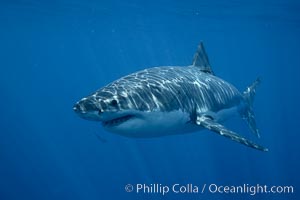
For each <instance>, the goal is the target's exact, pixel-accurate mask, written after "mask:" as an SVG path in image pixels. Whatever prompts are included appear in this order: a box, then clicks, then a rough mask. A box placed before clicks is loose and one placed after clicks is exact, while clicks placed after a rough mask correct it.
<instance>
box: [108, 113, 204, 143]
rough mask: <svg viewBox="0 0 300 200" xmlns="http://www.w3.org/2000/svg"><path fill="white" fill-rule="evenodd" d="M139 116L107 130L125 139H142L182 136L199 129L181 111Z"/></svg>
mask: <svg viewBox="0 0 300 200" xmlns="http://www.w3.org/2000/svg"><path fill="white" fill-rule="evenodd" d="M140 116H141V117H136V118H133V119H130V120H128V121H127V122H125V123H123V124H120V125H119V126H117V127H112V128H107V130H108V131H110V132H114V133H117V134H120V135H124V136H127V137H141V138H143V137H160V136H165V135H174V134H183V133H188V132H193V131H196V130H200V129H201V127H199V126H197V125H195V124H194V123H192V122H191V121H190V114H189V113H186V112H183V111H181V110H177V111H171V112H158V111H154V112H145V113H143V114H142V113H141V114H140Z"/></svg>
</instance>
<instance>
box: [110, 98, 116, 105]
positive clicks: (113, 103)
mask: <svg viewBox="0 0 300 200" xmlns="http://www.w3.org/2000/svg"><path fill="white" fill-rule="evenodd" d="M110 105H111V106H114V107H115V106H117V105H118V102H117V100H115V99H113V100H112V101H111V102H110Z"/></svg>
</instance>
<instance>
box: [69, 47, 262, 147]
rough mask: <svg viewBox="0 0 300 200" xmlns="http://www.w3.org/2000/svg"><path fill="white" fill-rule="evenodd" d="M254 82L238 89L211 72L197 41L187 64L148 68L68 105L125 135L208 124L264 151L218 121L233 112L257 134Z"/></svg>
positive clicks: (142, 135)
mask: <svg viewBox="0 0 300 200" xmlns="http://www.w3.org/2000/svg"><path fill="white" fill-rule="evenodd" d="M259 82H260V80H259V79H257V80H256V81H255V82H254V83H253V84H252V85H251V86H249V87H247V89H246V91H245V92H243V93H240V92H239V91H238V90H237V89H236V88H235V87H234V86H233V85H231V84H230V83H228V82H226V81H224V80H223V79H221V78H219V77H217V76H215V74H214V72H213V71H212V69H211V66H210V64H209V60H208V57H207V54H206V52H205V49H204V46H203V43H200V45H199V47H198V49H197V52H196V54H195V56H194V60H193V63H192V65H190V66H166V67H153V68H148V69H145V70H142V71H139V72H136V73H133V74H130V75H127V76H124V77H122V78H120V79H118V80H116V81H114V82H112V83H110V84H108V85H107V86H105V87H103V88H101V89H99V90H97V91H96V92H94V93H93V94H91V95H89V96H87V97H85V98H83V99H81V100H80V101H78V102H77V103H76V104H75V105H74V107H73V109H74V111H75V112H76V113H78V114H79V115H80V116H81V117H82V118H84V119H88V120H94V121H100V122H101V123H102V125H103V127H104V128H105V129H106V130H108V131H110V132H113V133H117V134H120V135H123V136H127V137H138V138H146V137H160V136H166V135H174V134H183V133H189V132H195V131H199V130H202V129H209V130H211V131H212V132H215V133H218V134H220V135H222V136H225V137H228V138H230V139H232V140H234V141H237V142H239V143H241V144H244V145H246V146H249V147H252V148H255V149H258V150H262V151H267V148H265V147H263V146H260V145H258V144H256V143H254V142H252V141H250V140H248V139H246V138H244V137H242V136H240V135H239V134H237V133H235V132H233V131H231V130H229V129H227V128H226V127H224V126H223V125H222V122H224V121H225V120H227V119H229V118H231V117H232V116H234V115H239V116H241V117H242V118H243V119H245V120H246V122H247V123H248V125H249V127H250V129H251V130H252V132H253V133H255V134H256V135H257V136H258V137H259V133H258V129H257V128H256V123H255V119H254V114H253V110H252V103H253V99H254V95H255V89H256V86H257V85H258V84H259Z"/></svg>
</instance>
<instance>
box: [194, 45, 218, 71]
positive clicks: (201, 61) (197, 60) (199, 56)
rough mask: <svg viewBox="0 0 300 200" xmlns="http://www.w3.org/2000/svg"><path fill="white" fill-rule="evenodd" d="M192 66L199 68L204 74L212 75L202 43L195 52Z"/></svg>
mask: <svg viewBox="0 0 300 200" xmlns="http://www.w3.org/2000/svg"><path fill="white" fill-rule="evenodd" d="M193 66H195V67H199V68H200V70H201V71H203V72H205V73H209V74H213V75H214V72H213V71H212V69H211V66H210V64H209V60H208V57H207V54H206V52H205V49H204V45H203V42H200V44H199V46H198V49H197V52H196V53H195V56H194V60H193Z"/></svg>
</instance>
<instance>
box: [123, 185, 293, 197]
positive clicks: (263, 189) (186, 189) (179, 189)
mask: <svg viewBox="0 0 300 200" xmlns="http://www.w3.org/2000/svg"><path fill="white" fill-rule="evenodd" d="M125 191H126V192H133V193H137V194H161V195H166V194H168V193H175V194H184V193H187V194H198V193H200V194H204V193H211V194H249V195H256V194H292V193H294V187H293V186H279V185H277V186H268V185H260V184H256V185H251V184H241V185H218V184H214V183H213V184H202V185H195V184H191V183H189V184H179V183H175V184H172V185H164V184H159V183H153V184H144V183H143V184H140V183H138V184H127V185H126V186H125Z"/></svg>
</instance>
